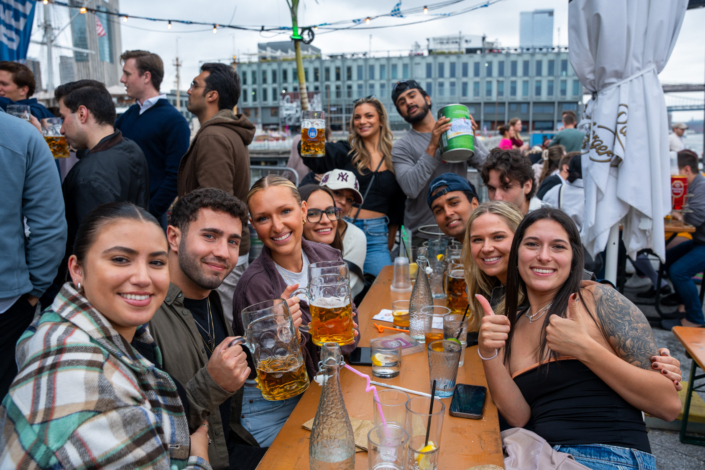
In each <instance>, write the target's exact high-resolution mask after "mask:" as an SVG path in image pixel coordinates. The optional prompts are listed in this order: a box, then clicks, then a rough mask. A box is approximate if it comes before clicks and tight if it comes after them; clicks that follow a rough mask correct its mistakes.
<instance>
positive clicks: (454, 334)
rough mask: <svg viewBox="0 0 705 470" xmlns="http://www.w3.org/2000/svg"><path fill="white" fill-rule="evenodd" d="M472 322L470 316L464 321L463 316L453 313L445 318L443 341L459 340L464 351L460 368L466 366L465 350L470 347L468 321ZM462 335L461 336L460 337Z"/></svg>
mask: <svg viewBox="0 0 705 470" xmlns="http://www.w3.org/2000/svg"><path fill="white" fill-rule="evenodd" d="M469 320H470V315H468V316H466V317H465V320H463V315H460V314H457V313H451V314H450V315H446V316H445V317H443V339H450V338H457V339H458V341H460V346H462V348H463V349H462V351H461V352H460V362H459V363H458V366H462V365H463V364H465V348H467V347H468V321H469ZM458 333H460V336H458Z"/></svg>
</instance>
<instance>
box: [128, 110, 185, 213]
mask: <svg viewBox="0 0 705 470" xmlns="http://www.w3.org/2000/svg"><path fill="white" fill-rule="evenodd" d="M115 129H119V130H120V131H122V135H123V136H125V137H126V138H128V139H130V140H132V141H133V142H135V143H136V144H137V145H139V147H140V148H141V149H142V152H144V156H145V158H146V159H147V165H148V166H149V188H150V191H149V193H150V194H149V195H150V202H149V212H151V213H152V215H154V216H155V217H160V216H161V215H162V214H164V213H165V212H166V211H167V209H168V208H169V206H170V205H171V203H172V202H174V199H175V198H176V179H177V175H178V172H179V163H180V162H181V157H182V156H183V155H184V154H185V153H186V151H187V150H188V147H189V140H190V137H191V129H189V125H188V122H186V118H184V117H183V116H182V115H181V113H180V112H179V111H177V110H176V108H175V107H174V106H172V104H171V103H169V101H167V100H165V99H161V100H159V101H157V102H156V103H155V104H154V106H152V107H151V108H149V109H148V110H147V111H145V112H144V113H142V114H140V106H139V104H133V105H132V106H130V108H129V109H128V110H127V111H126V112H125V114H123V115H122V116H120V117H119V118H118V120H117V122H115Z"/></svg>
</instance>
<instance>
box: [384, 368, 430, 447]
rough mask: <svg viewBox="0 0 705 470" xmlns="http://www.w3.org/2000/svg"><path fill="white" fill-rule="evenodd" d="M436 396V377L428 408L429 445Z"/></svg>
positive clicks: (427, 432)
mask: <svg viewBox="0 0 705 470" xmlns="http://www.w3.org/2000/svg"><path fill="white" fill-rule="evenodd" d="M375 393H376V392H375ZM435 396H436V379H433V386H432V387H431V407H430V408H429V410H428V426H426V445H428V436H429V434H431V418H433V400H434V397H435Z"/></svg>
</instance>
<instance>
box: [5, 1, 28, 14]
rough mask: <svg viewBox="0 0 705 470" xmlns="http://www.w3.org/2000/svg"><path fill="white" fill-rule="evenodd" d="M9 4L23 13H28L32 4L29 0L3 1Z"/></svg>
mask: <svg viewBox="0 0 705 470" xmlns="http://www.w3.org/2000/svg"><path fill="white" fill-rule="evenodd" d="M3 3H7V4H9V5H10V6H11V7H12V8H14V9H15V10H18V11H21V12H22V13H24V14H25V15H28V14H29V12H30V11H32V7H33V6H34V4H33V2H31V1H29V2H26V3H24V4H22V3H20V2H16V1H15V0H5V2H3Z"/></svg>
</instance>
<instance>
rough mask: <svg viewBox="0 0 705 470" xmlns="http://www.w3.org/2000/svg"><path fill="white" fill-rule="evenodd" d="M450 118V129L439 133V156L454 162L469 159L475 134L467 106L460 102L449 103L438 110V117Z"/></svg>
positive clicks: (471, 155) (473, 150) (473, 149)
mask: <svg viewBox="0 0 705 470" xmlns="http://www.w3.org/2000/svg"><path fill="white" fill-rule="evenodd" d="M442 117H445V118H448V119H450V125H451V127H450V129H449V130H448V131H446V132H444V133H443V134H442V135H441V142H440V148H441V158H442V159H443V161H444V162H449V163H455V162H464V161H466V160H469V159H471V158H472V157H473V155H475V136H474V134H473V130H472V121H471V120H470V112H469V111H468V108H466V107H465V106H463V105H462V104H449V105H448V106H444V107H443V108H441V109H439V110H438V119H440V118H442Z"/></svg>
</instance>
